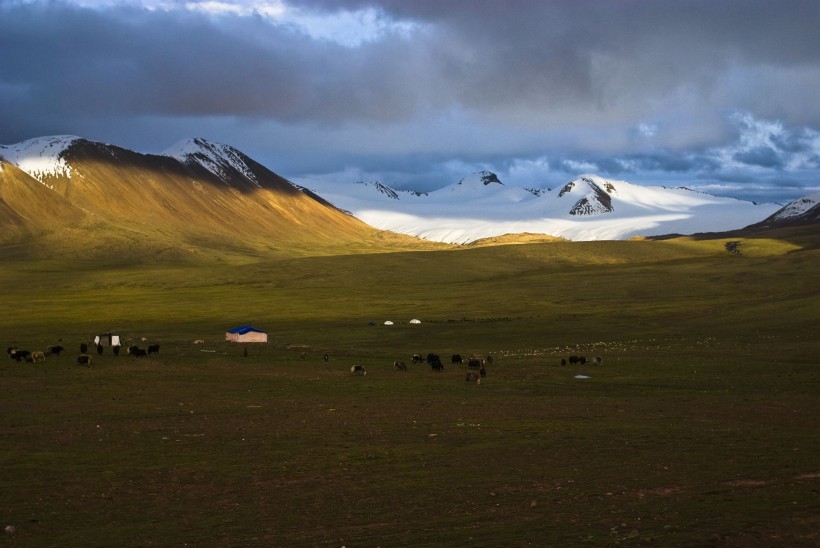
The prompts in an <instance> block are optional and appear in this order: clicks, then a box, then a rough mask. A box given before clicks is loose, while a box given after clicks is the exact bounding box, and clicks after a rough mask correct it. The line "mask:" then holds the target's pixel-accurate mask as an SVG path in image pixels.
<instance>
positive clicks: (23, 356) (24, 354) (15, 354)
mask: <svg viewBox="0 0 820 548" xmlns="http://www.w3.org/2000/svg"><path fill="white" fill-rule="evenodd" d="M30 356H31V352H29V351H28V350H17V349H16V348H15V349H13V350H12V351H11V352H9V357H10V358H11V359H12V360H17V361H18V362H21V361H31V358H30Z"/></svg>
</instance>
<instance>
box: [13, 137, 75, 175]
mask: <svg viewBox="0 0 820 548" xmlns="http://www.w3.org/2000/svg"><path fill="white" fill-rule="evenodd" d="M79 139H80V137H76V136H74V135H55V136H51V137H37V138H35V139H29V140H27V141H23V142H21V143H17V144H14V145H0V157H2V158H3V159H5V160H6V161H7V162H9V163H10V164H14V165H15V166H17V167H18V168H20V169H21V170H23V171H25V172H26V173H28V174H29V175H31V176H32V177H33V178H35V179H37V180H38V181H40V182H41V183H44V184H45V180H46V179H47V178H48V177H60V176H62V177H68V178H69V179H70V178H71V167H70V166H69V165H68V164H67V163H66V161H65V159H63V157H62V155H63V152H65V150H66V149H67V148H68V147H70V146H71V145H72V144H73V143H74V142H75V141H77V140H79Z"/></svg>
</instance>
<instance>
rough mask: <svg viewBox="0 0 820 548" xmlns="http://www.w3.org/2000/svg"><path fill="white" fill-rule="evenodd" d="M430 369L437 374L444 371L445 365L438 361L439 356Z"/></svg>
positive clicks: (431, 363)
mask: <svg viewBox="0 0 820 548" xmlns="http://www.w3.org/2000/svg"><path fill="white" fill-rule="evenodd" d="M430 368H431V369H432V370H433V371H435V372H436V373H440V372H442V371H444V365H443V364H442V363H441V360H440V359H438V356H436V358H435V359H434V360H433V361H431V362H430Z"/></svg>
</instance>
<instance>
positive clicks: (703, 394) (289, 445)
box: [0, 232, 820, 547]
mask: <svg viewBox="0 0 820 548" xmlns="http://www.w3.org/2000/svg"><path fill="white" fill-rule="evenodd" d="M735 239H736V240H740V241H741V244H740V247H739V249H740V250H741V253H740V254H737V255H736V254H730V253H727V251H726V250H725V248H724V246H725V243H726V240H725V239H713V240H710V239H702V240H694V239H671V240H666V241H629V242H598V243H589V244H584V243H567V242H547V243H527V244H521V245H503V246H495V247H472V248H461V249H442V250H435V251H424V252H392V253H384V254H372V253H370V254H359V255H344V256H317V257H262V256H255V257H250V256H249V257H247V258H245V259H241V260H240V259H239V258H237V256H232V259H231V260H219V259H216V258H214V260H206V259H204V258H200V259H198V261H200V262H196V263H194V262H193V261H184V260H180V261H164V262H163V261H157V262H150V261H138V262H127V261H123V262H116V261H115V259H114V258H111V259H110V260H108V262H104V261H102V260H101V259H95V260H93V261H91V260H83V259H59V260H47V259H36V260H23V259H21V258H16V257H17V254H18V253H19V250H8V249H7V250H5V251H4V252H3V253H4V256H3V259H4V260H3V261H2V263H0V264H1V265H2V266H0V286H1V287H2V288H3V298H4V305H3V311H4V314H3V317H2V318H0V338H2V340H3V341H4V342H6V343H7V344H6V346H17V347H19V348H25V349H28V350H32V351H37V350H44V349H45V348H46V346H48V345H50V344H57V342H58V341H60V344H62V345H63V346H65V347H66V350H65V351H64V352H63V353H62V354H61V355H60V356H59V357H57V356H49V357H47V358H46V360H45V361H44V362H39V363H25V362H21V363H18V362H16V361H13V360H11V359H6V358H5V357H3V360H2V361H0V379H1V380H2V386H3V397H2V399H0V441H2V443H0V459H1V460H0V480H2V481H0V485H2V497H0V520H2V522H0V525H2V526H3V527H6V526H9V527H6V533H4V534H3V535H2V536H0V545H3V546H25V547H32V546H33V547H37V546H61V547H63V546H84V547H93V546H100V547H103V546H106V547H107V546H342V545H344V546H402V545H406V546H527V545H534V546H609V545H624V546H637V545H656V546H818V545H820V436H818V434H817V424H818V418H817V417H818V416H820V363H819V362H818V351H820V348H819V347H818V343H817V341H816V334H817V332H816V330H817V325H818V319H820V281H818V280H819V279H820V278H819V277H818V276H817V272H818V265H820V260H819V259H820V255H819V254H818V249H817V245H816V242H817V237H816V236H815V235H814V234H812V233H810V232H809V233H806V232H796V233H788V234H783V235H782V237H776V238H774V237H767V238H754V237H752V236H748V237H743V236H741V237H739V238H735ZM411 318H420V319H421V320H422V323H421V324H420V325H410V324H409V323H408V322H409V320H410V319H411ZM385 320H392V321H394V322H395V325H393V326H385V325H383V322H384V321H385ZM243 323H253V324H254V325H255V326H257V327H259V328H262V329H265V330H266V331H268V333H269V337H270V342H269V343H268V344H257V345H247V346H244V345H241V344H236V343H226V342H223V341H222V339H223V338H224V332H225V330H226V329H228V328H230V327H234V326H236V325H240V324H243ZM107 331H112V332H115V333H117V334H120V335H121V336H123V337H124V338H125V339H126V340H127V341H128V342H129V343H133V344H137V345H140V346H141V347H145V346H147V345H148V344H149V343H156V344H160V347H161V349H160V352H159V354H152V355H151V356H148V357H145V358H135V357H132V356H128V355H125V353H124V352H123V353H121V354H120V355H119V356H114V355H113V354H112V352H111V349H110V348H106V349H105V350H104V352H103V354H102V355H99V356H98V355H97V354H96V353H94V354H92V355H93V363H92V365H91V366H90V367H80V366H77V365H76V359H77V354H78V349H79V344H80V342H85V341H88V340H89V339H90V338H92V337H93V336H94V335H96V334H99V333H103V332H107ZM143 338H145V340H144V341H143V340H142V339H143ZM197 339H203V340H204V341H205V342H204V344H194V343H193V341H195V340H197ZM246 352H247V355H245V353H246ZM428 352H436V353H438V354H440V355H441V356H442V359H443V361H444V371H443V372H441V373H434V372H433V371H432V370H431V368H430V366H429V365H427V364H412V363H411V362H410V356H411V355H412V354H414V353H421V354H423V355H426V354H427V353H428ZM453 353H460V354H462V355H465V356H466V355H469V354H472V353H475V354H481V355H483V356H487V355H492V356H493V358H494V359H493V363H492V364H491V365H488V366H487V377H486V378H485V379H483V380H482V382H481V384H474V383H467V382H465V380H464V379H465V375H466V373H467V366H466V365H462V364H453V363H451V362H450V356H451V354H453ZM325 354H327V356H328V359H327V361H326V360H325V359H324V356H325ZM570 355H583V356H585V357H587V358H592V357H593V356H601V357H602V358H603V363H602V364H601V365H597V366H594V365H589V364H587V365H574V366H569V365H567V366H561V365H560V363H561V359H562V358H567V357H568V356H570ZM396 360H401V361H404V362H406V363H407V366H408V371H397V370H395V369H394V368H393V362H394V361H396ZM356 363H358V364H363V365H365V367H366V368H367V375H365V376H353V375H351V372H350V367H351V365H353V364H356ZM579 377H580V378H579Z"/></svg>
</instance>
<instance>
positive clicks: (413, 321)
mask: <svg viewBox="0 0 820 548" xmlns="http://www.w3.org/2000/svg"><path fill="white" fill-rule="evenodd" d="M410 323H412V324H414V325H417V324H420V323H421V320H417V319H415V318H413V319H412V320H410Z"/></svg>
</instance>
